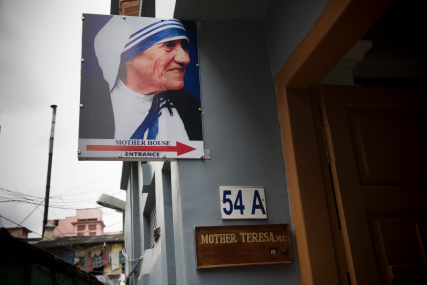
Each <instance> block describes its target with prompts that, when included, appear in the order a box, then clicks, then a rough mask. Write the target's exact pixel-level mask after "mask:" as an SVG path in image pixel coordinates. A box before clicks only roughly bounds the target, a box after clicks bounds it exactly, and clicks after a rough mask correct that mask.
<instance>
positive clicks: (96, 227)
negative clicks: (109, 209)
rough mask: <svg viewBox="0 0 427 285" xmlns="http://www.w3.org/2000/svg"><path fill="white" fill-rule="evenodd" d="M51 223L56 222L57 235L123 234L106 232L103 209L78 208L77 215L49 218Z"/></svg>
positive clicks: (55, 231) (55, 232)
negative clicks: (58, 218)
mask: <svg viewBox="0 0 427 285" xmlns="http://www.w3.org/2000/svg"><path fill="white" fill-rule="evenodd" d="M48 223H49V224H55V225H56V228H55V230H54V235H55V237H63V236H95V235H96V236H99V235H114V234H122V233H123V231H118V232H107V233H105V232H104V228H105V224H104V222H103V220H102V211H101V209H97V208H94V209H78V210H76V216H75V217H66V218H65V219H60V220H49V221H48Z"/></svg>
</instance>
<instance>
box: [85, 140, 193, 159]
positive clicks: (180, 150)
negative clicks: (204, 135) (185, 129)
mask: <svg viewBox="0 0 427 285" xmlns="http://www.w3.org/2000/svg"><path fill="white" fill-rule="evenodd" d="M86 150H92V151H161V152H176V155H177V156H180V155H182V154H185V153H187V152H190V151H193V150H195V148H194V147H191V146H188V145H186V144H183V143H180V142H176V146H156V145H148V146H141V145H87V146H86Z"/></svg>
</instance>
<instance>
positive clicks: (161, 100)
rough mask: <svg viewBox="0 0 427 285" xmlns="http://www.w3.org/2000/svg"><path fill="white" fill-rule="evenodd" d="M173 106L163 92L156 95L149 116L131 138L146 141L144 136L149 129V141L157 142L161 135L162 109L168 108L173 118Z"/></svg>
mask: <svg viewBox="0 0 427 285" xmlns="http://www.w3.org/2000/svg"><path fill="white" fill-rule="evenodd" d="M172 107H173V104H172V102H171V101H170V99H169V98H166V97H164V96H163V92H162V93H159V94H156V95H155V96H154V98H153V103H152V104H151V108H150V110H149V111H148V114H147V116H146V117H145V119H144V121H143V122H142V123H141V125H140V126H139V127H138V128H137V129H136V131H135V132H134V133H133V135H132V136H131V139H132V140H138V139H144V134H145V132H146V131H147V129H148V133H147V140H155V139H156V137H157V134H158V133H159V117H160V116H161V115H162V108H168V109H169V113H170V114H171V116H173V112H172Z"/></svg>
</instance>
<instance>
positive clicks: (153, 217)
mask: <svg viewBox="0 0 427 285" xmlns="http://www.w3.org/2000/svg"><path fill="white" fill-rule="evenodd" d="M156 226H157V219H156V207H155V206H154V207H153V210H151V213H150V248H153V247H154V244H155V243H156V241H155V240H154V230H155V229H156Z"/></svg>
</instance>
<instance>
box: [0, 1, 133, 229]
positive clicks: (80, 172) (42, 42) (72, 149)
mask: <svg viewBox="0 0 427 285" xmlns="http://www.w3.org/2000/svg"><path fill="white" fill-rule="evenodd" d="M82 13H94V14H109V13H110V1H109V0H73V1H63V0H38V1H31V0H24V1H12V0H0V39H1V40H0V88H1V89H0V126H1V133H0V215H1V216H3V217H5V218H7V219H9V220H12V221H14V222H16V223H18V224H19V223H21V222H22V221H23V220H24V218H26V217H27V216H28V215H29V214H30V213H31V212H32V211H33V210H34V209H35V207H36V206H35V205H33V204H26V203H16V202H7V201H8V200H11V199H12V198H11V197H10V196H7V195H6V194H5V193H6V191H14V192H21V193H22V194H23V195H24V197H25V199H28V200H27V201H28V202H29V203H32V202H35V201H41V200H37V197H39V198H38V199H40V198H44V196H45V189H46V174H47V163H48V149H49V135H50V126H51V118H52V109H51V108H50V105H52V104H56V105H58V109H57V117H56V129H55V141H54V149H53V167H52V180H51V195H50V196H51V197H52V198H51V203H50V204H51V206H52V207H51V208H50V210H49V219H63V218H65V217H66V216H75V215H76V211H75V210H74V209H76V208H83V209H84V208H93V207H99V206H98V205H97V204H96V203H95V201H96V200H97V198H98V197H99V196H100V195H101V194H102V193H106V194H110V195H113V196H115V197H117V198H120V199H122V200H124V199H125V193H124V191H122V190H120V189H119V183H120V172H121V166H122V163H121V162H94V161H89V162H79V161H78V160H77V139H78V117H79V96H80V94H79V92H80V58H81V27H82V20H81V16H82ZM30 195H32V196H30ZM33 196H36V197H33ZM21 199H24V198H21ZM53 207H55V208H53ZM103 212H104V222H105V224H106V225H107V227H106V228H105V231H118V230H121V227H122V225H121V222H120V221H121V215H120V214H117V213H115V212H114V211H113V210H109V209H105V208H104V210H103ZM42 221H43V204H42V205H41V206H40V207H38V209H36V210H35V211H34V212H33V214H31V215H30V216H29V217H28V219H27V220H26V221H25V222H23V224H22V225H23V226H25V227H27V228H28V229H29V230H31V231H33V232H35V233H41V231H42ZM1 222H2V224H3V226H5V227H14V226H16V225H15V224H13V223H11V222H9V221H7V220H6V219H4V218H1ZM31 237H38V235H37V234H33V235H31Z"/></svg>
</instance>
